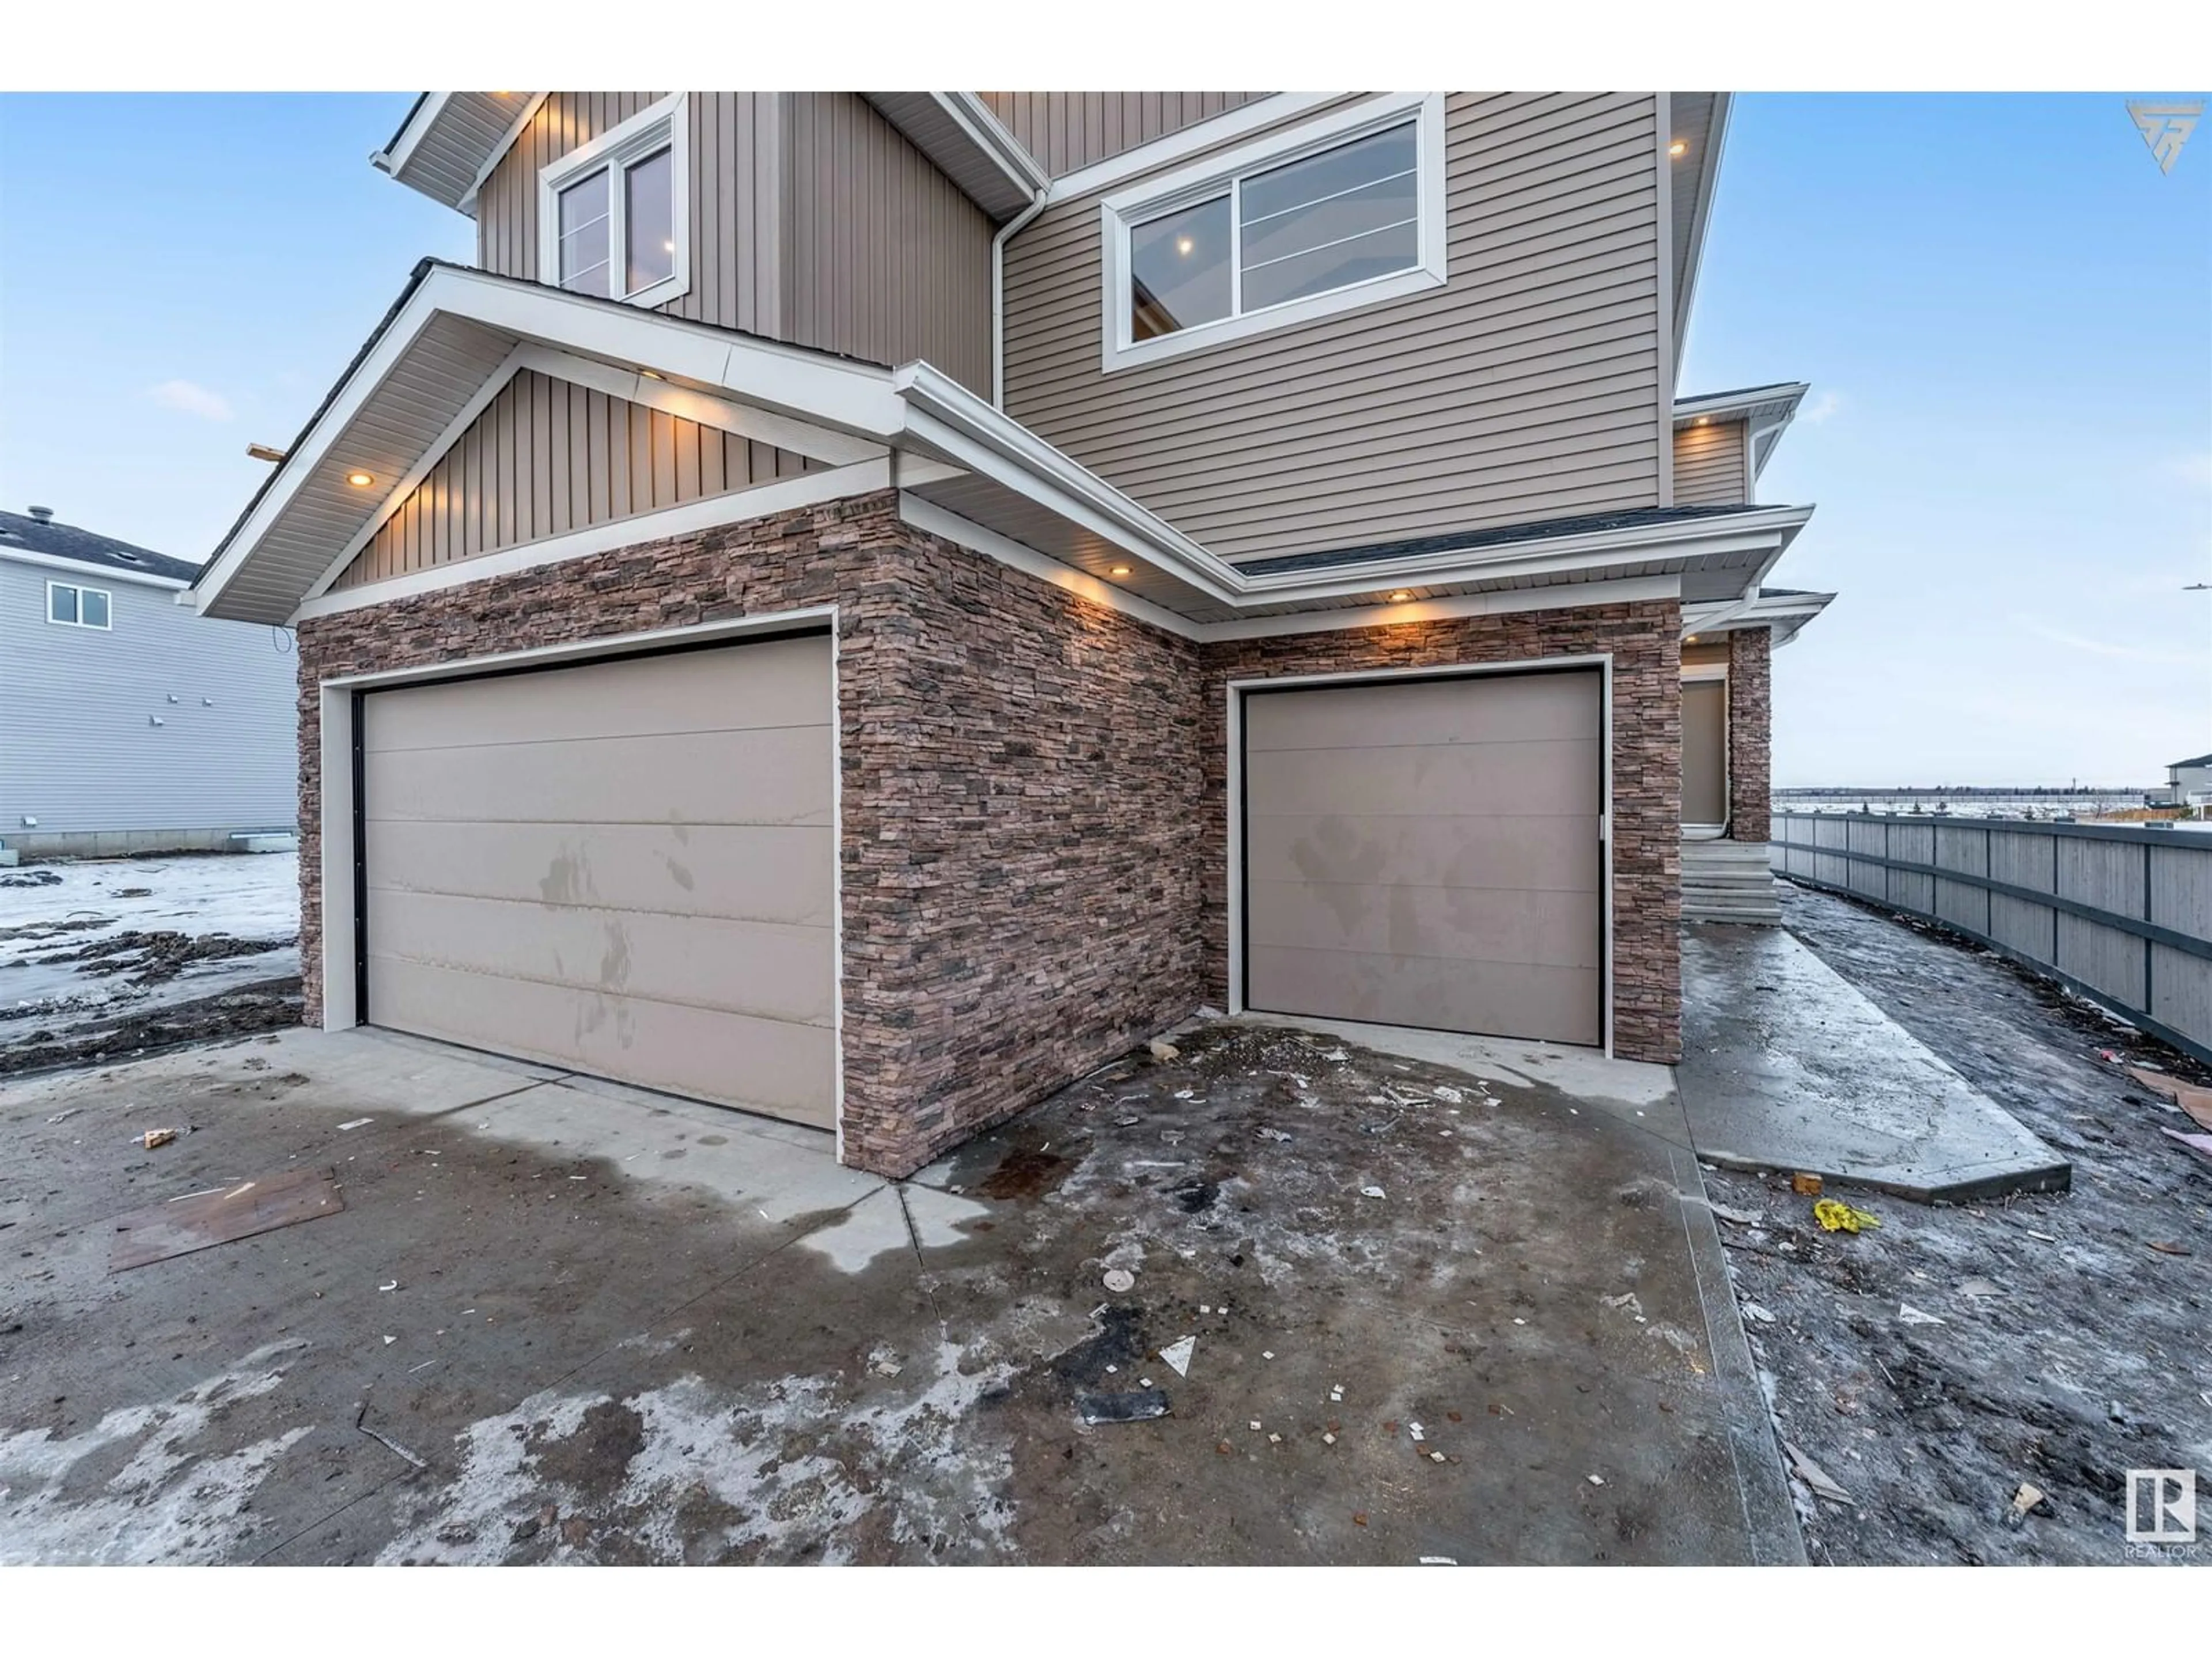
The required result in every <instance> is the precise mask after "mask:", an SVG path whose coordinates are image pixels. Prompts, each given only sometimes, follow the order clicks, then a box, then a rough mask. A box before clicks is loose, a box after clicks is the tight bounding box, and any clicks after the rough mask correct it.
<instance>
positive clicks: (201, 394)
mask: <svg viewBox="0 0 2212 1659" xmlns="http://www.w3.org/2000/svg"><path fill="white" fill-rule="evenodd" d="M146 395H147V396H148V397H149V398H152V399H153V400H154V401H155V403H157V404H161V407H162V408H164V409H173V410H176V411H177V412H178V413H179V414H180V415H197V416H199V418H200V419H202V420H203V421H227V420H228V419H229V418H230V414H231V410H230V400H229V399H228V398H225V397H224V396H223V395H222V393H221V392H210V391H209V390H208V389H207V388H206V387H205V386H195V385H194V384H192V382H191V381H190V380H164V381H162V382H161V385H159V386H148V387H147V388H146Z"/></svg>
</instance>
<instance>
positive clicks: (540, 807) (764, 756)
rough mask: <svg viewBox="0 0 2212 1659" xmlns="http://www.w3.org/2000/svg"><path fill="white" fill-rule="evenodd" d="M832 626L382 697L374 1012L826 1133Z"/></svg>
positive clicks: (831, 1055) (373, 892)
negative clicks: (821, 631)
mask: <svg viewBox="0 0 2212 1659" xmlns="http://www.w3.org/2000/svg"><path fill="white" fill-rule="evenodd" d="M833 702H834V694H833V691H832V687H831V668H830V647H829V641H828V639H827V637H826V636H813V637H808V638H803V639H782V640H775V641H763V642H760V643H757V644H746V645H736V646H726V647H717V648H714V649H712V650H696V651H684V652H679V653H668V654H664V655H659V656H651V657H634V658H628V659H620V660H615V661H603V662H593V663H586V664H581V665H575V666H573V667H562V668H554V669H547V670H543V671H532V672H526V673H512V674H502V675H495V676H490V677H487V678H477V679H468V680H455V681H445V682H441V683H439V684H428V685H421V686H407V687H398V688H394V689H392V690H384V691H373V692H370V693H368V694H367V695H366V696H363V698H362V706H361V719H360V724H359V728H358V729H359V733H360V741H361V744H362V756H361V764H362V791H361V801H362V845H363V847H364V848H365V850H366V854H367V867H366V872H365V878H366V897H367V906H366V915H367V919H368V938H367V963H368V973H367V991H368V1010H367V1015H366V1017H367V1018H368V1019H369V1020H370V1021H371V1022H373V1023H374V1024H378V1025H384V1026H389V1027H391V1028H392V1029H393V1030H401V1031H413V1032H416V1033H418V1034H420V1035H421V1036H431V1037H441V1038H444V1039H446V1040H447V1041H450V1042H461V1043H467V1044H469V1045H471V1046H472V1047H476V1048H489V1049H492V1050H495V1051H496V1052H499V1053H502V1054H515V1055H520V1056H522V1057H525V1058H526V1059H530V1060H544V1061H547V1062H549V1063H551V1064H553V1065H556V1066H567V1067H570V1068H572V1069H574V1070H576V1071H579V1072H585V1073H592V1074H593V1075H596V1076H599V1077H606V1078H612V1079H617V1080H619V1081H622V1082H626V1083H635V1084H642V1085H646V1086H647V1087H649V1088H654V1089H665V1090H668V1091H671V1092H674V1093H678V1094H684V1095H691V1096H696V1097H698V1098H700V1099H702V1100H711V1101H717V1102H720V1103H725V1104H727V1105H732V1106H741V1107H745V1108H748V1109H752V1110H756V1111H761V1112H767V1113H771V1114H773V1115H775V1116H777V1117H783V1118H790V1119H793V1120H796V1121H799V1122H803V1123H813V1124H819V1125H822V1126H823V1127H828V1126H829V1125H830V1124H831V1122H832V1121H833V1120H834V1117H835V1113H836V1104H835V1103H836V1076H837V1049H836V1021H835V1008H836V1001H835V999H836V933H835V929H834V927H833V926H832V924H833V922H834V921H835V915H834V910H835V884H834V879H833V877H834V860H835V858H836V847H835V844H834V836H833V830H832V827H831V805H832V799H833V795H832V789H833V777H834V771H835V765H836V741H835V736H834V733H833V730H832V726H831V713H832V706H833Z"/></svg>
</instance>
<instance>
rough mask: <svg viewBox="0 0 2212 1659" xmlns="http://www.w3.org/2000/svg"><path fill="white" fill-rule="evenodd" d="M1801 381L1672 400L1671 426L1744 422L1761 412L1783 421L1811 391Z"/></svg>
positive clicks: (1807, 384)
mask: <svg viewBox="0 0 2212 1659" xmlns="http://www.w3.org/2000/svg"><path fill="white" fill-rule="evenodd" d="M1812 389H1813V388H1812V385H1811V383H1810V382H1809V381H1805V380H1785V381H1783V382H1781V383H1779V384H1778V385H1775V386H1753V388H1751V389H1750V390H1749V391H1747V392H1721V393H1718V394H1717V395H1715V396H1712V397H1706V398H1676V399H1675V400H1674V425H1675V428H1677V429H1678V430H1679V429H1680V428H1683V427H1686V426H1690V425H1692V424H1693V423H1695V422H1696V421H1697V419H1698V417H1699V416H1701V415H1702V416H1705V419H1706V420H1707V421H1709V422H1711V421H1723V422H1727V421H1741V420H1748V419H1750V418H1751V417H1752V416H1754V415H1757V414H1759V413H1761V412H1765V411H1771V412H1773V413H1776V414H1780V415H1782V416H1783V417H1784V419H1787V418H1788V417H1789V416H1791V415H1795V414H1796V412H1797V405H1798V404H1799V403H1801V402H1802V401H1803V399H1804V397H1805V394H1806V393H1807V392H1810V391H1811V390H1812Z"/></svg>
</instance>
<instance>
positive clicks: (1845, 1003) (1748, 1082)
mask: <svg viewBox="0 0 2212 1659" xmlns="http://www.w3.org/2000/svg"><path fill="white" fill-rule="evenodd" d="M1675 1076H1676V1080H1677V1084H1678V1085H1679V1088H1680V1096H1681V1102H1682V1109H1683V1111H1684V1113H1685V1114H1686V1117H1687V1120H1688V1124H1689V1129H1690V1134H1691V1138H1692V1141H1693V1143H1694V1145H1695V1146H1696V1148H1697V1152H1698V1156H1699V1158H1703V1159H1705V1161H1707V1162H1708V1163H1711V1164H1719V1165H1721V1166H1723V1168H1729V1169H1738V1170H1803V1171H1805V1172H1807V1173H1809V1174H1813V1175H1818V1176H1823V1177H1825V1178H1826V1180H1828V1181H1831V1182H1837V1183H1838V1184H1841V1185H1848V1186H1852V1187H1862V1188H1869V1189H1871V1190H1874V1191H1876V1192H1885V1193H1893V1194H1898V1195H1899V1196H1900V1197H1904V1198H1911V1199H1918V1200H1923V1201H1927V1200H1933V1199H1938V1198H1942V1199H1950V1200H1967V1199H1976V1198H1983V1199H1986V1198H1998V1197H2002V1196H2003V1195H2004V1194H2007V1193H2020V1192H2063V1191H2064V1190H2065V1189H2066V1184H2067V1181H2068V1178H2069V1164H2067V1162H2066V1160H2065V1158H2063V1157H2061V1156H2060V1155H2059V1154H2057V1152H2053V1151H2052V1150H2051V1148H2050V1147H2049V1146H2045V1144H2044V1143H2043V1142H2042V1141H2040V1140H2039V1139H2037V1138H2036V1137H2035V1136H2034V1135H2033V1134H2032V1133H2029V1132H2028V1131H2027V1129H2026V1128H2025V1127H2022V1126H2021V1122H2020V1121H2019V1120H2018V1119H2016V1118H2015V1117H2014V1116H2013V1115H2011V1114H2010V1113H2008V1112H2007V1111H2005V1110H2004V1109H2002V1107H2000V1106H1998V1105H1997V1104H1996V1103H1995V1102H1993V1101H1991V1100H1990V1098H1989V1097H1988V1096H1986V1095H1985V1094H1984V1093H1983V1092H1982V1091H1980V1090H1978V1089H1977V1088H1976V1087H1974V1085H1972V1084H1971V1083H1969V1082H1968V1081H1967V1080H1966V1079H1965V1078H1963V1077H1961V1076H1960V1074H1959V1073H1958V1071H1957V1070H1956V1069H1955V1068H1954V1067H1953V1066H1950V1065H1948V1063H1946V1061H1945V1060H1943V1059H1942V1057H1941V1056H1940V1055H1938V1054H1936V1053H1935V1052H1934V1051H1933V1050H1931V1049H1930V1048H1929V1046H1928V1045H1927V1044H1926V1043H1924V1042H1922V1041H1921V1040H1920V1039H1919V1038H1918V1037H1917V1036H1913V1035H1912V1033H1911V1031H1909V1030H1906V1029H1905V1027H1904V1026H1903V1025H1900V1024H1899V1023H1898V1022H1897V1021H1896V1020H1894V1019H1893V1018H1890V1017H1889V1015H1887V1013H1885V1012H1882V1010H1881V1008H1880V1007H1879V1006H1876V1004H1875V1002H1874V1001H1872V1000H1870V999H1869V998H1868V997H1867V996H1866V995H1864V994H1863V993H1862V992H1861V991H1860V990H1859V989H1858V988H1857V987H1856V986H1854V985H1853V984H1851V982H1850V981H1849V980H1848V979H1846V978H1844V976H1843V975H1840V974H1838V972H1837V971H1836V970H1835V969H1833V968H1831V967H1830V966H1829V965H1828V964H1827V963H1825V962H1823V961H1822V960H1821V959H1820V957H1819V956H1818V955H1817V954H1815V953H1814V951H1812V950H1810V949H1809V948H1808V946H1807V945H1804V944H1803V943H1802V941H1800V940H1799V939H1797V938H1796V936H1795V935H1794V934H1792V933H1789V932H1787V931H1785V930H1784V929H1782V928H1778V927H1742V926H1735V925H1729V924H1723V923H1703V924H1699V925H1696V926H1692V927H1686V928H1684V929H1683V933H1682V1062H1681V1064H1680V1066H1678V1067H1677V1068H1676V1071H1675Z"/></svg>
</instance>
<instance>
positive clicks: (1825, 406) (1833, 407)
mask: <svg viewBox="0 0 2212 1659" xmlns="http://www.w3.org/2000/svg"><path fill="white" fill-rule="evenodd" d="M1843 406H1844V394H1843V393H1842V392H1814V394H1813V395H1812V397H1811V398H1808V399H1807V400H1806V402H1805V404H1804V406H1803V407H1802V408H1801V409H1800V410H1798V411H1797V418H1798V419H1799V420H1801V421H1809V422H1812V423H1813V424H1814V426H1818V425H1820V422H1823V421H1825V420H1826V419H1827V418H1828V416H1831V415H1833V414H1834V413H1835V412H1836V411H1837V410H1840V409H1841V408H1842V407H1843Z"/></svg>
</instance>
